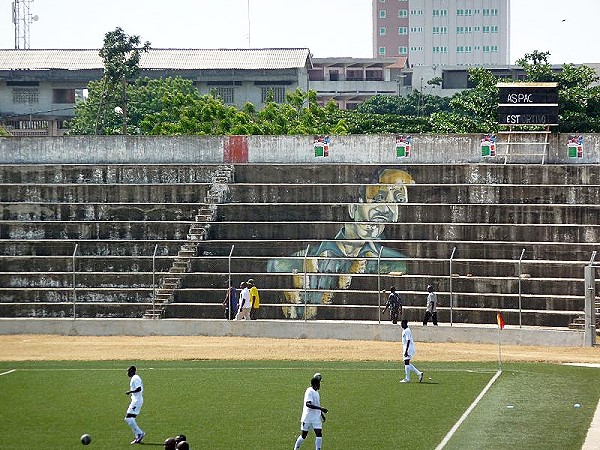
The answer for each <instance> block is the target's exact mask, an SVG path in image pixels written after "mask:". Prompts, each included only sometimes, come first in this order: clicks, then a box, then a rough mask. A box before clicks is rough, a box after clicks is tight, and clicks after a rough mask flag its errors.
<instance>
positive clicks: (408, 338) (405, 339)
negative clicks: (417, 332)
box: [402, 328, 415, 358]
mask: <svg viewBox="0 0 600 450" xmlns="http://www.w3.org/2000/svg"><path fill="white" fill-rule="evenodd" d="M409 342H410V343H409ZM407 345H408V351H407V349H406V346H407ZM407 353H408V356H409V357H410V358H412V357H413V356H414V354H415V341H414V340H413V337H412V331H410V328H405V329H403V330H402V356H403V357H404V355H406V354H407Z"/></svg>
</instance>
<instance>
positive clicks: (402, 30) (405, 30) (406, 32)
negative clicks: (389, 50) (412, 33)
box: [398, 27, 408, 34]
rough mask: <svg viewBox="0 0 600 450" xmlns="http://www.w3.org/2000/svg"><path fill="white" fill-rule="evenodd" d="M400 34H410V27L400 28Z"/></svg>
mask: <svg viewBox="0 0 600 450" xmlns="http://www.w3.org/2000/svg"><path fill="white" fill-rule="evenodd" d="M398 34H408V27H398Z"/></svg>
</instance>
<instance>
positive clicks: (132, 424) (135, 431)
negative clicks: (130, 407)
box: [125, 417, 142, 437]
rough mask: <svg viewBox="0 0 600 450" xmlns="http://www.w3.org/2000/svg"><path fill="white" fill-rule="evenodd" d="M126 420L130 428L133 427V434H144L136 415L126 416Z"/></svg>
mask: <svg viewBox="0 0 600 450" xmlns="http://www.w3.org/2000/svg"><path fill="white" fill-rule="evenodd" d="M125 422H127V425H129V428H131V431H133V434H135V436H136V437H137V436H138V435H140V434H142V430H140V427H138V425H137V423H136V421H135V417H125Z"/></svg>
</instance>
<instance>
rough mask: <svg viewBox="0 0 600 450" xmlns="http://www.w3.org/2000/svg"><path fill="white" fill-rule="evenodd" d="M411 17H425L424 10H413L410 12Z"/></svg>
mask: <svg viewBox="0 0 600 450" xmlns="http://www.w3.org/2000/svg"><path fill="white" fill-rule="evenodd" d="M410 15H411V16H422V15H423V10H422V9H411V10H410Z"/></svg>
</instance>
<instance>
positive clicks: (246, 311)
mask: <svg viewBox="0 0 600 450" xmlns="http://www.w3.org/2000/svg"><path fill="white" fill-rule="evenodd" d="M240 288H241V289H242V292H240V298H239V300H238V312H237V314H236V315H235V320H242V319H245V320H250V309H251V308H252V302H251V301H250V289H248V283H246V282H245V281H242V282H241V283H240Z"/></svg>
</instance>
